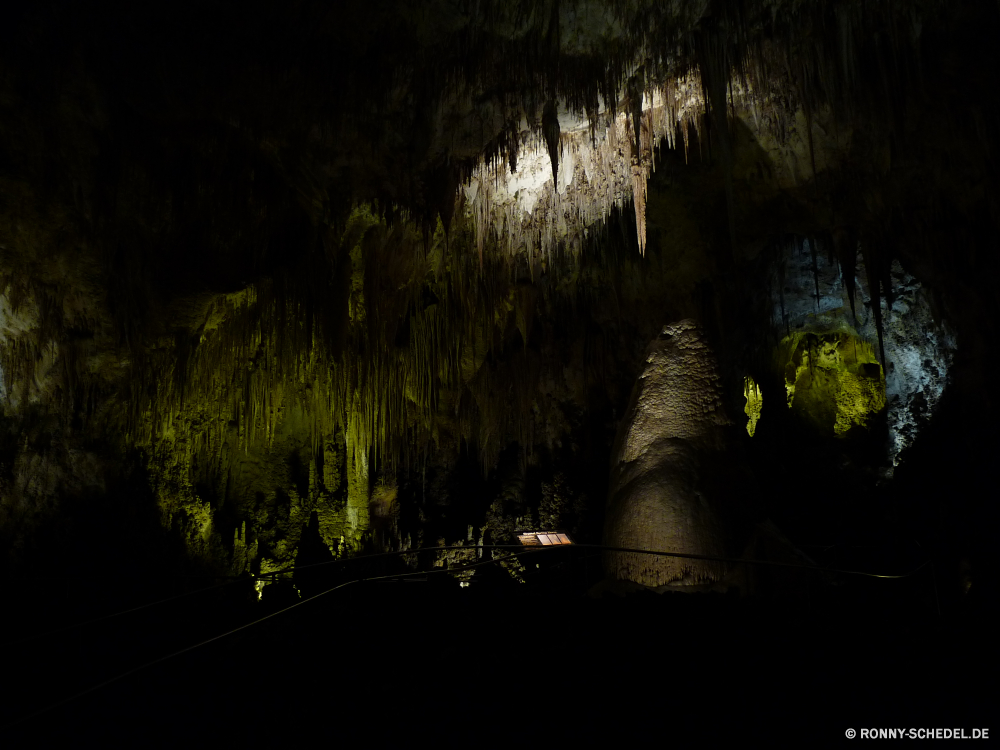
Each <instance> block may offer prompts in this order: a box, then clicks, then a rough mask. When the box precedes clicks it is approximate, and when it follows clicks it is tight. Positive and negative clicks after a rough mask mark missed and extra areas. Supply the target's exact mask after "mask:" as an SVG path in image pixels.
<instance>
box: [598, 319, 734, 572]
mask: <svg viewBox="0 0 1000 750" xmlns="http://www.w3.org/2000/svg"><path fill="white" fill-rule="evenodd" d="M646 354H647V356H646V366H645V368H644V369H643V371H642V374H641V375H640V376H639V381H638V382H637V383H636V385H635V388H634V389H633V391H632V398H631V401H630V405H629V409H628V411H627V412H626V414H625V417H624V419H623V422H622V426H621V428H620V429H619V433H618V436H617V438H616V440H615V448H614V450H613V453H612V464H611V479H610V483H609V492H608V515H607V520H606V522H605V536H604V541H605V544H607V545H609V546H612V547H625V548H630V549H639V550H655V551H663V552H675V553H681V554H687V555H706V556H712V557H725V556H726V553H727V544H726V521H725V518H724V512H723V511H722V508H721V507H720V504H719V502H720V498H719V497H717V496H713V495H714V494H715V493H713V492H712V489H711V484H710V483H709V482H707V481H706V476H705V475H706V473H707V472H708V471H709V463H710V460H711V458H712V456H713V454H717V453H718V452H719V451H721V450H722V449H723V447H724V446H725V443H726V437H725V433H726V429H725V428H726V427H728V426H729V425H730V421H729V419H728V418H727V417H726V415H725V413H724V410H723V404H722V393H721V388H720V385H719V376H718V372H717V368H716V363H715V357H714V355H713V353H712V351H711V349H710V348H709V346H708V344H707V343H706V341H705V338H704V334H703V333H702V331H701V330H700V329H699V327H698V326H697V325H696V324H695V323H694V322H693V321H690V320H684V321H681V322H679V323H676V324H674V325H668V326H664V328H663V333H662V334H661V335H660V337H659V338H657V339H656V340H655V341H653V342H652V343H651V344H650V345H649V347H648V348H647V350H646ZM606 571H607V573H608V575H609V576H611V577H612V578H615V579H619V580H628V581H633V582H635V583H639V584H642V585H645V586H653V587H655V586H662V585H665V584H669V583H682V584H696V583H703V582H707V581H717V580H720V579H721V578H722V577H723V576H724V575H725V572H726V565H725V563H723V562H718V561H714V560H696V559H687V558H677V557H661V556H653V555H643V554H639V553H635V552H609V553H608V555H607V557H606Z"/></svg>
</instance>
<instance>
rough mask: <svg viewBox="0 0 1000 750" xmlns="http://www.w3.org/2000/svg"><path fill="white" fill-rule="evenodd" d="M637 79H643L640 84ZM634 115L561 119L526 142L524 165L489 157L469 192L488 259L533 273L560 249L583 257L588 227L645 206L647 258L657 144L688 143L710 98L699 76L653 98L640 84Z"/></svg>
mask: <svg viewBox="0 0 1000 750" xmlns="http://www.w3.org/2000/svg"><path fill="white" fill-rule="evenodd" d="M631 80H633V81H634V80H635V78H634V77H633V79H631ZM625 102H626V104H627V105H628V106H627V107H624V108H622V110H621V111H619V112H617V113H612V112H606V113H603V114H602V117H601V118H600V120H601V122H602V125H601V127H598V128H593V127H586V126H584V127H579V128H576V129H572V130H568V131H567V130H563V131H561V132H560V131H559V130H558V124H555V123H553V119H554V116H553V115H552V114H551V110H550V114H549V115H548V117H546V118H543V119H544V120H545V122H544V123H543V126H542V129H541V132H540V133H533V134H530V135H527V136H526V137H525V138H524V140H523V141H522V142H520V143H518V144H517V151H516V153H517V157H516V160H511V159H503V158H492V159H484V160H483V161H482V162H480V163H479V165H478V166H477V167H476V169H475V170H474V171H473V173H472V175H471V176H470V178H469V180H468V183H467V184H466V185H464V186H463V187H462V188H461V189H460V193H459V197H460V200H462V201H463V202H464V205H465V212H466V215H467V216H468V217H469V218H470V219H471V222H472V224H473V226H474V230H475V235H476V244H477V249H478V252H479V256H480V258H482V256H483V252H484V247H486V246H491V247H495V248H496V249H498V250H499V251H500V252H501V254H502V255H504V256H506V257H508V258H512V257H515V256H519V255H525V256H527V259H528V264H529V267H534V266H535V265H536V263H538V262H545V263H551V262H552V256H553V253H554V252H558V251H559V250H560V249H570V250H573V251H578V250H579V249H580V247H581V246H582V242H583V240H584V239H585V238H586V237H587V228H588V227H590V226H591V225H593V224H596V223H598V222H600V221H602V220H604V219H606V218H607V217H608V215H609V214H610V213H611V211H612V210H613V209H620V208H621V207H622V206H623V205H624V204H625V203H626V202H627V201H629V200H630V199H631V200H632V201H633V204H634V207H635V218H636V228H637V236H638V244H639V252H640V253H644V252H645V247H646V195H647V187H646V186H647V182H648V180H649V177H650V174H651V173H652V171H653V170H654V169H655V166H656V165H655V153H656V148H657V146H658V145H659V144H660V143H661V142H664V143H665V144H666V145H667V146H668V147H670V148H676V147H679V146H680V144H681V143H683V147H684V149H685V154H687V149H688V148H689V145H690V133H691V131H692V130H699V131H700V129H701V127H702V123H701V118H702V115H703V110H704V97H703V95H702V89H701V83H700V79H699V77H698V75H697V73H696V72H695V73H693V74H691V75H687V76H684V77H682V78H676V79H672V80H670V81H668V82H667V83H665V84H663V85H659V86H656V87H651V88H649V89H648V90H643V89H642V88H641V86H639V85H636V84H633V85H631V86H630V88H629V89H628V92H627V95H626V97H625Z"/></svg>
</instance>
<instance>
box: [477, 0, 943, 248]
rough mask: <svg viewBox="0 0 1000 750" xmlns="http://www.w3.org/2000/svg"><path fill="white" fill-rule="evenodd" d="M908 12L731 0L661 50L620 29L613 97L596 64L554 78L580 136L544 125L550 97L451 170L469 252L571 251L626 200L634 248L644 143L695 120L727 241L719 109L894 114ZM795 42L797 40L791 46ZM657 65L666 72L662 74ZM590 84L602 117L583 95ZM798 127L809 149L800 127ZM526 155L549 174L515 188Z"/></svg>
mask: <svg viewBox="0 0 1000 750" xmlns="http://www.w3.org/2000/svg"><path fill="white" fill-rule="evenodd" d="M906 5H907V6H908V5H909V4H906ZM928 12H929V11H928ZM615 13H616V14H617V15H618V16H620V17H621V18H622V19H627V18H631V17H632V16H633V15H634V13H635V11H634V9H633V8H631V6H628V7H626V6H624V5H622V6H617V7H616V9H615ZM919 21H920V18H919V13H918V12H917V11H916V10H914V9H913V8H910V7H903V8H888V7H882V6H881V5H879V6H877V7H876V6H869V5H866V4H857V3H850V2H827V3H816V4H815V5H814V6H808V7H806V6H801V7H800V6H798V5H796V6H795V7H789V6H785V7H782V3H780V2H770V1H762V2H750V3H745V4H739V7H738V8H737V7H736V4H733V7H729V6H728V5H727V4H719V7H714V6H713V10H712V12H711V15H710V16H706V17H705V18H703V19H702V20H701V22H700V23H699V24H698V26H697V27H695V28H693V29H692V30H691V31H690V33H687V34H686V35H684V36H682V38H680V39H679V40H675V41H676V42H677V44H676V46H673V47H670V48H669V49H668V48H667V47H663V48H662V49H658V48H657V47H656V44H655V40H653V39H649V38H646V37H645V36H643V35H642V34H641V33H640V31H639V30H638V29H637V28H636V27H634V26H630V27H629V31H628V34H627V38H628V40H629V42H630V43H632V44H633V45H634V47H635V49H634V52H635V55H636V56H635V57H634V58H633V60H632V63H631V64H626V63H624V62H622V61H619V63H617V64H616V67H615V75H616V76H617V78H615V80H617V81H618V82H619V83H618V84H617V87H616V88H614V89H613V90H614V94H612V95H610V96H609V93H610V90H608V91H606V89H608V86H609V79H608V78H607V76H606V75H604V74H601V73H600V71H596V72H595V71H589V72H590V73H591V76H592V77H591V79H584V78H581V79H580V80H575V79H574V80H570V79H566V80H563V79H562V78H560V79H559V80H558V81H556V84H558V85H557V86H556V90H558V91H559V92H560V97H561V98H560V101H562V102H563V103H564V104H565V105H566V106H568V107H569V108H570V109H571V110H573V111H578V112H580V113H581V114H582V113H584V112H585V114H586V117H587V119H588V120H589V123H590V128H589V132H587V129H586V128H581V129H580V130H571V131H569V132H566V131H563V132H562V133H559V132H558V126H556V127H555V129H553V127H552V123H553V119H554V118H553V116H552V111H553V107H554V105H553V103H552V100H551V97H550V99H549V100H548V104H546V105H545V106H546V111H547V112H548V117H545V116H543V117H542V118H541V119H542V122H541V123H540V131H541V133H540V134H539V133H538V132H536V133H534V134H532V135H531V136H529V137H527V138H524V137H523V134H518V133H517V132H514V131H512V132H510V133H508V132H504V133H503V134H501V137H499V138H498V139H497V140H496V141H495V142H494V143H493V144H491V150H489V151H488V152H487V154H485V155H484V158H483V159H482V160H481V161H480V162H479V164H478V166H476V167H475V168H474V169H473V170H472V172H471V173H467V174H464V175H463V176H462V178H463V182H464V188H460V196H462V193H463V190H464V196H463V197H464V198H465V199H466V213H467V215H469V216H470V217H471V218H472V219H473V220H474V223H475V226H476V230H477V245H478V249H479V253H480V256H482V253H483V251H484V247H485V246H486V245H495V246H496V247H497V249H499V250H500V251H501V252H502V253H505V254H507V255H511V254H520V253H526V254H527V255H528V256H529V258H530V257H531V256H532V255H533V254H536V253H537V254H538V255H539V256H541V257H549V256H550V255H551V253H552V251H553V249H554V248H557V247H563V248H575V247H577V246H578V245H579V242H580V241H582V238H583V237H585V236H586V229H587V227H588V226H590V225H591V224H593V223H594V222H595V221H597V220H600V219H603V218H604V217H606V216H607V215H608V214H609V213H610V212H611V210H612V209H613V208H619V207H621V206H622V204H623V203H625V202H626V201H628V200H629V199H631V200H632V201H633V204H634V208H635V216H636V228H637V237H638V247H639V251H640V253H643V252H644V250H645V245H646V197H647V196H646V184H647V180H648V178H649V175H650V172H651V170H652V169H653V166H654V165H653V154H654V153H655V149H656V147H657V145H658V144H659V143H660V142H661V141H663V140H666V142H667V145H668V146H669V147H675V145H676V144H675V142H674V141H675V138H676V136H677V134H678V133H680V135H681V136H682V137H683V140H684V143H685V149H686V148H687V145H688V138H687V134H688V131H689V129H690V128H691V127H692V126H693V127H696V128H699V129H700V127H701V126H702V124H703V123H710V124H711V128H712V138H711V141H712V143H713V147H714V148H716V149H718V154H717V156H718V157H719V158H720V159H721V161H722V163H723V166H724V168H725V189H726V198H727V204H728V213H729V217H728V218H729V224H730V234H731V237H732V241H733V244H734V248H735V243H736V227H735V225H734V215H735V210H734V205H733V201H734V196H733V184H732V174H731V171H732V166H733V159H734V154H733V148H734V144H733V141H732V136H731V133H730V126H729V122H728V120H729V116H730V114H734V113H735V110H736V109H737V108H746V109H747V110H748V111H750V112H752V113H753V115H754V116H757V113H758V112H759V111H761V110H774V103H775V101H776V100H780V101H781V102H783V105H784V107H785V108H786V109H787V108H790V110H789V111H786V112H782V113H779V116H777V117H775V116H773V115H774V112H773V111H772V112H770V115H771V116H770V118H769V121H770V122H772V123H773V125H772V127H774V128H777V129H779V130H781V129H783V128H785V127H787V126H788V125H789V123H790V122H792V121H794V110H795V109H796V108H801V109H802V111H803V113H804V115H805V117H806V120H807V123H808V122H810V121H811V115H812V113H813V112H816V111H818V110H819V108H820V107H822V106H833V107H834V108H835V109H836V111H837V112H838V113H840V116H841V117H842V118H844V119H847V120H852V119H855V118H856V117H859V116H866V117H868V119H872V118H874V121H879V122H882V121H884V122H890V123H891V122H893V121H895V120H896V119H898V117H899V113H900V112H901V111H902V109H903V106H904V104H903V99H904V98H905V96H906V93H905V92H906V91H907V90H908V84H910V83H912V82H913V81H915V80H916V78H917V74H916V73H915V63H914V60H915V55H914V51H915V50H916V45H917V41H918V39H919V28H920V22H919ZM623 22H624V20H623ZM869 30H877V31H878V32H879V34H882V35H883V36H884V39H885V41H884V42H879V41H878V34H873V32H870V31H869ZM633 37H634V38H633ZM805 38H808V39H810V40H811V41H810V43H809V44H803V39H805ZM873 39H874V41H873ZM626 46H628V45H626ZM640 61H642V62H640ZM645 67H648V71H647V72H646V73H645V78H644V74H643V69H644V68H645ZM567 70H574V71H576V72H577V73H578V74H579V75H578V77H579V76H582V75H584V74H585V73H587V72H588V71H585V70H583V69H580V70H577V68H576V67H573V66H567ZM668 70H669V71H673V72H672V73H671V74H667V72H666V71H668ZM678 73H680V75H678ZM560 75H561V76H563V77H565V76H564V75H563V74H562V73H560ZM664 81H665V82H666V83H663V82H664ZM536 83H537V82H536ZM551 85H553V84H551V82H550V86H551ZM598 90H600V91H601V96H602V97H603V98H604V102H605V103H606V104H607V112H605V111H603V110H601V109H600V107H599V106H597V105H595V102H594V101H592V100H595V99H596V93H595V92H596V91H598ZM584 92H587V93H584ZM640 102H641V106H640ZM543 114H544V113H543ZM890 127H891V126H890ZM553 133H555V137H556V138H557V139H558V146H557V147H555V146H554V145H553V137H554V136H553ZM807 134H808V137H809V147H810V150H812V146H813V144H812V131H811V127H807ZM546 141H547V143H546ZM588 141H589V143H588ZM700 142H701V140H699V143H700ZM539 156H545V157H547V159H546V160H547V162H548V164H547V166H550V167H551V179H550V180H549V181H547V182H545V183H544V184H542V185H537V184H533V185H529V186H527V187H526V186H525V185H524V182H525V181H524V180H522V179H518V176H517V175H518V166H519V165H520V168H521V169H523V168H526V167H527V168H529V169H530V167H531V162H532V161H535V160H537V158H538V157H539ZM813 171H814V172H815V166H814V169H813ZM525 196H527V197H525Z"/></svg>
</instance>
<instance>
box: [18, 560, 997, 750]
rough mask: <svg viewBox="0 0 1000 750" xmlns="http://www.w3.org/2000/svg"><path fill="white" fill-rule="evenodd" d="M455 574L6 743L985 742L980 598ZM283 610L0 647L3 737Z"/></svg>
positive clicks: (115, 623) (355, 589) (150, 617)
mask: <svg viewBox="0 0 1000 750" xmlns="http://www.w3.org/2000/svg"><path fill="white" fill-rule="evenodd" d="M442 580H444V581H447V583H446V584H443V583H436V582H435V579H434V578H433V577H432V578H431V579H429V580H428V581H413V582H407V583H404V582H386V583H368V584H363V585H356V586H352V587H348V588H345V589H342V590H339V591H335V592H332V593H330V594H327V595H324V596H321V597H318V598H316V599H314V600H311V601H308V602H305V603H303V604H302V606H299V607H295V608H293V609H291V610H288V611H285V612H282V613H281V614H278V615H276V616H275V617H273V618H270V619H268V620H266V621H264V622H260V623H259V624H256V625H254V626H252V627H249V628H246V629H243V630H240V631H239V632H236V633H234V634H232V635H230V636H227V637H225V638H222V639H219V640H217V641H214V642H212V643H207V644H205V645H203V646H201V647H199V648H196V649H193V650H190V651H187V652H186V653H182V654H179V655H177V656H174V657H173V658H170V659H167V660H165V661H162V662H160V663H157V664H154V665H152V666H149V667H147V668H144V669H141V670H139V671H137V672H135V673H133V674H131V675H129V676H127V677H125V678H123V679H120V680H117V681H114V682H112V683H110V684H107V685H105V686H104V687H101V688H99V689H97V690H94V691H92V692H90V693H88V694H85V695H80V696H78V697H76V698H74V699H73V700H70V701H68V702H66V703H64V704H62V705H58V706H55V707H54V708H51V709H50V710H47V711H45V712H44V713H42V714H40V715H38V716H35V717H34V718H29V719H27V720H25V721H23V722H20V723H18V724H16V725H15V726H8V727H7V728H6V729H5V730H4V733H5V734H6V735H7V736H8V737H10V736H15V737H20V739H21V740H22V741H23V743H24V745H25V746H29V745H32V744H34V743H36V742H37V743H40V744H42V745H48V746H52V745H51V744H50V743H51V742H53V741H69V742H73V743H78V742H80V741H81V740H87V741H100V742H102V743H103V744H104V746H118V745H122V746H131V747H138V746H142V747H149V746H165V747H176V746H178V744H179V743H181V742H184V743H191V742H193V743H195V744H196V745H207V744H209V743H212V744H214V743H216V742H219V743H224V744H226V745H230V746H231V745H236V744H238V743H240V744H242V743H247V742H249V744H251V745H256V744H264V743H265V741H280V742H282V743H283V744H287V743H291V744H293V745H297V744H300V743H301V742H304V741H305V740H311V741H316V742H323V743H330V742H337V741H338V740H340V739H348V738H350V739H355V740H363V741H365V742H366V744H369V745H372V746H389V745H393V746H394V745H396V744H397V742H398V741H399V740H406V739H411V740H412V739H416V738H417V737H419V736H427V737H429V738H431V739H436V740H437V741H438V742H440V743H441V744H448V745H457V744H463V743H465V742H474V743H475V744H483V743H485V744H493V743H494V742H499V741H500V738H501V737H507V736H509V737H510V738H511V739H517V738H521V739H525V738H527V741H529V742H530V743H531V744H534V743H535V742H536V741H537V742H538V743H539V744H540V743H541V742H543V741H545V742H546V744H548V742H549V741H550V740H552V741H556V744H565V743H568V742H569V741H572V739H574V738H588V737H592V736H594V735H595V733H600V734H603V733H605V732H607V733H609V736H611V737H614V738H617V740H618V741H623V740H625V739H626V738H628V737H633V736H634V737H636V738H637V739H638V738H646V739H650V738H662V739H669V738H671V737H677V736H692V734H693V736H694V737H697V738H701V737H704V738H712V737H717V736H725V737H731V738H748V739H749V738H756V737H760V738H768V737H786V738H799V739H801V740H804V741H808V743H809V744H810V745H825V744H827V742H834V741H845V740H844V732H845V730H846V729H847V728H849V727H856V728H857V727H889V726H891V727H963V726H964V727H982V726H988V725H989V717H991V716H993V715H995V714H994V712H993V710H992V699H991V696H990V692H989V690H988V689H987V688H986V687H985V683H984V682H982V681H981V680H980V679H979V678H978V677H977V676H978V675H982V674H990V673H991V672H992V669H991V667H990V666H989V663H988V658H987V656H986V654H987V653H988V652H986V651H985V650H984V648H983V646H984V645H985V644H986V643H988V642H989V636H990V632H991V631H990V627H988V625H987V621H988V620H989V621H991V622H993V621H994V620H993V619H992V618H990V617H987V616H985V614H984V613H983V612H982V610H981V609H978V608H977V606H976V605H975V603H974V602H971V603H968V602H967V603H966V604H964V605H963V606H962V607H959V608H957V609H954V610H952V611H950V612H949V613H947V614H946V615H945V616H943V617H938V616H937V615H936V613H933V612H925V613H914V612H912V611H907V610H906V609H905V608H903V607H900V606H896V604H893V600H892V597H886V596H885V595H884V594H883V593H882V592H881V591H880V590H879V588H878V587H877V586H861V587H857V586H853V587H851V586H849V587H840V588H837V589H834V588H831V589H829V590H826V591H825V592H824V593H823V594H822V595H820V596H815V595H814V596H810V597H809V598H808V599H807V600H802V599H798V600H794V599H786V600H783V601H781V600H779V601H770V602H764V601H761V600H754V599H740V598H739V597H736V596H733V595H725V594H716V593H705V594H679V593H666V594H663V595H655V594H652V593H649V592H638V593H630V594H627V595H624V596H615V595H606V596H604V597H602V598H593V597H586V596H577V595H572V596H570V595H559V594H558V593H557V592H555V591H553V590H552V589H544V588H539V587H532V586H520V587H513V588H496V589H490V588H488V587H478V588H477V587H475V586H473V587H471V588H469V589H461V588H458V586H457V585H454V586H453V585H451V584H452V583H453V582H452V581H451V580H450V579H447V578H442ZM288 603H290V601H284V602H282V601H277V600H276V599H275V600H272V602H271V603H270V605H268V604H267V603H266V601H265V602H261V603H254V602H249V601H248V600H247V598H246V597H245V596H244V597H243V598H242V599H240V598H238V597H237V598H234V597H232V596H228V597H227V596H219V595H218V594H217V593H212V592H208V593H206V594H199V595H197V596H194V597H188V598H186V599H184V600H181V601H179V602H174V603H171V604H170V605H165V606H163V607H157V608H151V609H149V610H144V611H142V612H139V613H135V614H133V615H129V616H123V617H120V618H115V620H111V621H105V622H102V623H94V624H92V625H89V626H86V627H81V628H75V629H73V630H72V631H65V632H62V633H55V634H52V635H50V636H46V637H38V638H35V639H34V640H29V641H21V642H20V643H17V642H14V643H10V641H9V640H8V639H7V638H5V639H4V640H5V641H8V643H9V648H10V651H9V653H10V654H11V655H10V656H9V657H8V664H7V666H6V669H5V671H6V672H7V677H8V679H7V680H6V682H7V685H8V687H10V688H12V689H11V691H10V693H9V695H8V698H7V699H6V700H5V701H4V705H3V716H2V717H0V718H2V723H3V724H8V722H10V721H11V720H12V719H14V718H16V717H19V716H24V715H25V714H26V713H28V712H30V711H32V710H34V709H36V708H38V707H39V706H47V705H51V704H53V703H56V702H58V701H59V700H61V699H63V698H65V697H66V696H72V695H74V694H77V693H79V692H80V691H83V690H86V689H87V688H89V687H92V686H94V685H97V684H100V683H101V682H102V681H104V680H107V679H110V678H113V677H115V676H116V675H120V674H122V673H123V672H126V671H128V670H129V669H131V668H134V667H136V666H138V665H140V664H144V663H147V662H149V661H152V660H154V659H156V658H158V657H160V656H163V655H165V654H170V653H173V652H176V651H178V650H180V649H183V648H186V647H187V646H190V645H193V644H195V643H199V642H202V641H204V640H205V639H208V638H212V637H213V636H216V635H218V634H220V633H223V632H226V631H228V630H231V629H233V628H236V627H239V626H240V625H243V624H245V623H247V622H249V621H251V620H253V619H255V618H259V617H261V616H262V615H263V614H268V613H270V612H277V611H279V610H280V609H281V608H282V607H284V606H287V605H288ZM50 622H56V621H55V620H52V621H50ZM37 632H44V629H42V630H39V631H37ZM546 738H547V739H546ZM5 744H6V743H5ZM7 746H9V747H13V746H22V745H20V744H18V743H16V742H15V743H13V744H10V745H7Z"/></svg>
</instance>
